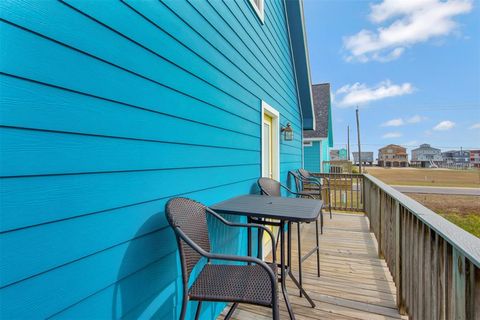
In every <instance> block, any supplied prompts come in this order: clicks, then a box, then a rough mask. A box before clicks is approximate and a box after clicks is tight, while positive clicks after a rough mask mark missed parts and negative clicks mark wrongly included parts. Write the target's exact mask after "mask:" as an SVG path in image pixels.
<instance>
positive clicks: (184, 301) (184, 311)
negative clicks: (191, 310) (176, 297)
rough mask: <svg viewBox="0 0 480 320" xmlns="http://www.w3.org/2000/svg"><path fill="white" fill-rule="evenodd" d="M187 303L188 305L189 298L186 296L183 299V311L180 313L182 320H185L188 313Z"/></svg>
mask: <svg viewBox="0 0 480 320" xmlns="http://www.w3.org/2000/svg"><path fill="white" fill-rule="evenodd" d="M187 303H188V298H187V297H186V296H184V297H183V299H182V311H180V318H179V319H180V320H184V319H185V314H186V312H187Z"/></svg>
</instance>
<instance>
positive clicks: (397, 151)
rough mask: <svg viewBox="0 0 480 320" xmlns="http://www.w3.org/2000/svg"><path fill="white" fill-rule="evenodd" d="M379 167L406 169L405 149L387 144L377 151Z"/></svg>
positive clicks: (406, 155)
mask: <svg viewBox="0 0 480 320" xmlns="http://www.w3.org/2000/svg"><path fill="white" fill-rule="evenodd" d="M378 165H379V166H380V167H408V154H407V149H405V148H404V147H402V146H399V145H396V144H389V145H388V146H385V147H383V148H381V149H379V150H378Z"/></svg>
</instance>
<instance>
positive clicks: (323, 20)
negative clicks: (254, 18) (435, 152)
mask: <svg viewBox="0 0 480 320" xmlns="http://www.w3.org/2000/svg"><path fill="white" fill-rule="evenodd" d="M304 5H305V19H306V27H307V36H308V46H309V53H310V64H311V66H310V67H311V73H312V81H313V83H324V82H329V83H331V85H332V94H333V96H334V100H333V103H332V109H333V129H334V143H335V148H339V147H343V146H345V144H346V141H347V139H346V131H347V128H346V127H347V125H350V133H351V135H350V137H351V147H352V149H354V148H355V149H356V145H353V144H354V142H356V135H355V132H356V131H355V130H356V125H355V106H356V105H357V104H358V105H359V106H360V119H361V124H360V126H361V138H362V151H363V150H365V151H375V152H376V151H377V150H378V149H379V148H380V147H381V146H383V145H386V144H389V143H395V144H400V145H404V146H406V147H408V149H412V148H413V147H415V146H417V145H419V144H421V143H430V144H431V145H432V146H436V147H439V148H441V149H454V148H460V147H463V148H464V149H468V148H480V1H474V0H448V1H439V0H421V1H414V0H408V1H404V0H384V1H347V0H340V1H339V0H330V1H325V0H305V1H304Z"/></svg>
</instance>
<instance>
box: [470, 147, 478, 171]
mask: <svg viewBox="0 0 480 320" xmlns="http://www.w3.org/2000/svg"><path fill="white" fill-rule="evenodd" d="M470 165H471V166H472V167H475V168H480V150H470Z"/></svg>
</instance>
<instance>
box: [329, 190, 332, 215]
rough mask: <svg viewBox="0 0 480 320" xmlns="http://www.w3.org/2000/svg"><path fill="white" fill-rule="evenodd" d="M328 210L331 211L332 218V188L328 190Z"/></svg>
mask: <svg viewBox="0 0 480 320" xmlns="http://www.w3.org/2000/svg"><path fill="white" fill-rule="evenodd" d="M328 211H329V212H330V219H332V199H331V197H330V189H329V190H328Z"/></svg>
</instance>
